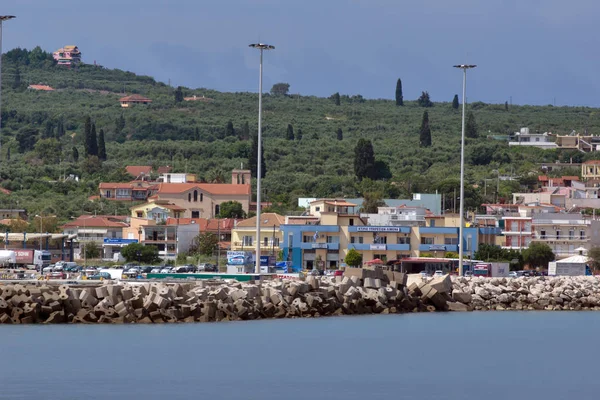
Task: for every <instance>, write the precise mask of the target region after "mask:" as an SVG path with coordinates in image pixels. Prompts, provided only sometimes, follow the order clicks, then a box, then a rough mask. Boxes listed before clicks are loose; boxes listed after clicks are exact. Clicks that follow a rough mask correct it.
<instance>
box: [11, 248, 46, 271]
mask: <svg viewBox="0 0 600 400" xmlns="http://www.w3.org/2000/svg"><path fill="white" fill-rule="evenodd" d="M12 251H14V252H15V259H16V260H15V264H16V265H17V266H21V267H33V269H39V270H40V271H41V270H42V269H43V268H44V267H47V266H48V265H50V262H51V260H52V253H50V252H49V251H48V250H33V249H15V250H12Z"/></svg>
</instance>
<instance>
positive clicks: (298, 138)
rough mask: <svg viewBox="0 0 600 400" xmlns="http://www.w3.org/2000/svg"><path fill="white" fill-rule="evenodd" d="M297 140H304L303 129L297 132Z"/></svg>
mask: <svg viewBox="0 0 600 400" xmlns="http://www.w3.org/2000/svg"><path fill="white" fill-rule="evenodd" d="M296 140H298V141H300V140H302V129H298V132H296Z"/></svg>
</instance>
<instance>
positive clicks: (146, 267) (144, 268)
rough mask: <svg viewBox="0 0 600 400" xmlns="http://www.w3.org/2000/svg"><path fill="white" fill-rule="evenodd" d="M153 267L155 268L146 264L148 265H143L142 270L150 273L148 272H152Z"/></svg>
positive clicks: (144, 272) (143, 272)
mask: <svg viewBox="0 0 600 400" xmlns="http://www.w3.org/2000/svg"><path fill="white" fill-rule="evenodd" d="M153 269H154V267H152V266H151V265H146V266H144V267H142V268H141V269H140V272H141V273H142V274H148V273H150V272H151V271H152V270H153Z"/></svg>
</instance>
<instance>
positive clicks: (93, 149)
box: [88, 124, 98, 156]
mask: <svg viewBox="0 0 600 400" xmlns="http://www.w3.org/2000/svg"><path fill="white" fill-rule="evenodd" d="M88 156H98V137H97V135H96V124H92V133H91V134H90V151H89V152H88Z"/></svg>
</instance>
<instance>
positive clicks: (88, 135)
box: [83, 116, 92, 154]
mask: <svg viewBox="0 0 600 400" xmlns="http://www.w3.org/2000/svg"><path fill="white" fill-rule="evenodd" d="M83 138H84V140H85V142H84V143H85V146H84V150H85V154H90V151H91V148H92V144H91V142H92V119H91V118H90V117H89V116H87V117H86V118H85V124H84V128H83Z"/></svg>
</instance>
